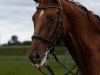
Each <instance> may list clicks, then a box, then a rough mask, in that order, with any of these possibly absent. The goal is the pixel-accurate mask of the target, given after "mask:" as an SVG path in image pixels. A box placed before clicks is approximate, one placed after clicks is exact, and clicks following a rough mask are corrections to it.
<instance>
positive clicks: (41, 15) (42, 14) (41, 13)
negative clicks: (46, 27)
mask: <svg viewBox="0 0 100 75" xmlns="http://www.w3.org/2000/svg"><path fill="white" fill-rule="evenodd" d="M43 13H44V10H42V11H41V13H40V15H39V18H41V16H42V15H43Z"/></svg>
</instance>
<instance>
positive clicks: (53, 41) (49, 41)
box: [32, 0, 78, 75]
mask: <svg viewBox="0 0 100 75" xmlns="http://www.w3.org/2000/svg"><path fill="white" fill-rule="evenodd" d="M58 1H59V2H58V6H48V7H37V10H41V9H48V8H57V9H58V10H59V11H58V18H57V23H56V27H55V32H54V36H53V38H52V39H50V38H48V37H46V36H42V35H38V34H34V35H33V36H32V39H37V40H40V41H42V42H45V43H47V44H48V47H47V49H46V50H47V51H50V53H51V54H52V55H53V57H54V58H55V60H56V61H57V62H58V63H59V64H60V65H61V66H62V67H63V68H65V69H66V70H67V71H68V73H66V74H65V75H68V74H70V73H71V74H73V75H77V73H78V71H77V72H76V74H74V73H73V72H72V70H73V69H74V68H75V67H76V65H75V66H74V67H73V68H72V69H71V70H69V69H68V68H66V67H65V66H64V65H63V64H61V63H60V61H59V60H58V58H57V56H56V55H55V53H54V48H55V45H56V42H57V37H58V33H59V30H60V29H61V27H62V33H63V31H64V30H63V29H64V28H63V22H62V13H61V10H62V6H61V1H60V0H58ZM44 66H45V67H46V68H47V69H48V71H49V72H50V73H51V75H55V74H54V72H53V71H52V69H51V68H50V66H49V65H48V64H44ZM38 70H39V71H40V72H41V73H42V74H44V75H47V74H46V73H44V72H43V71H42V70H41V69H40V68H38Z"/></svg>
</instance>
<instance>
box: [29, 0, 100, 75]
mask: <svg viewBox="0 0 100 75" xmlns="http://www.w3.org/2000/svg"><path fill="white" fill-rule="evenodd" d="M34 1H35V2H37V3H38V4H39V5H38V7H37V11H36V12H35V14H34V15H33V17H32V19H33V22H34V29H35V30H34V35H33V37H32V44H31V47H30V50H29V51H28V58H29V59H30V61H31V62H32V64H33V65H34V66H36V67H37V68H39V67H40V66H43V65H44V63H46V60H47V57H48V55H49V54H50V53H52V52H53V47H54V46H55V43H56V42H58V41H59V42H60V41H63V42H64V44H65V46H66V47H67V48H68V51H69V52H70V54H71V56H72V57H73V59H74V61H75V62H76V64H77V66H78V68H79V71H80V75H100V17H99V16H97V15H95V14H93V13H92V12H91V11H89V10H87V9H86V8H85V7H84V6H82V5H80V4H79V3H76V2H74V1H68V0H34Z"/></svg>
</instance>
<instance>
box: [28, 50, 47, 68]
mask: <svg viewBox="0 0 100 75" xmlns="http://www.w3.org/2000/svg"><path fill="white" fill-rule="evenodd" d="M48 54H49V51H47V52H45V53H38V52H34V53H33V54H32V55H30V54H28V59H29V60H30V62H31V63H32V65H34V66H35V67H36V68H39V67H41V66H43V65H44V64H45V63H47V58H48Z"/></svg>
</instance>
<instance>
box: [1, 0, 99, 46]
mask: <svg viewBox="0 0 100 75" xmlns="http://www.w3.org/2000/svg"><path fill="white" fill-rule="evenodd" d="M74 1H77V2H79V3H80V4H82V5H84V6H85V7H86V8H87V9H89V10H91V11H93V12H94V13H95V14H97V15H99V16H100V0H74ZM37 5H38V4H36V3H35V2H34V1H33V0H0V44H4V43H7V42H8V40H10V39H11V36H12V35H17V36H18V40H19V41H21V42H23V41H24V40H31V36H32V35H33V32H34V26H33V22H32V15H33V14H34V13H35V11H36V6H37Z"/></svg>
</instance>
